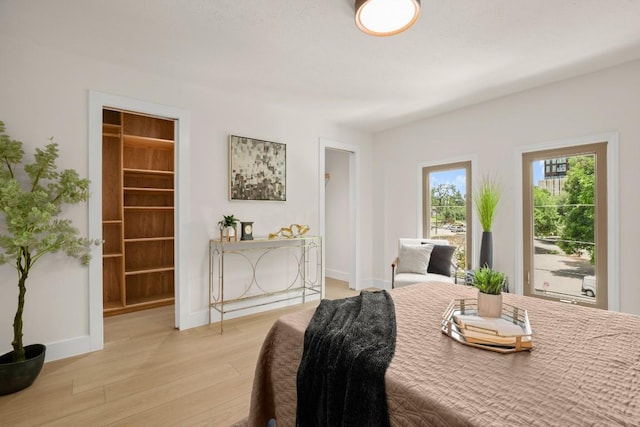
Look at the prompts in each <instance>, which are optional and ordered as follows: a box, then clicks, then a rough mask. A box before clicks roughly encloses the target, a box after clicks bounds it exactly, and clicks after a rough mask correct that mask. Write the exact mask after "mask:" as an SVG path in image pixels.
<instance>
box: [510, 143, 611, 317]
mask: <svg viewBox="0 0 640 427" xmlns="http://www.w3.org/2000/svg"><path fill="white" fill-rule="evenodd" d="M556 160H557V161H556ZM550 163H552V164H553V163H556V164H557V165H558V168H557V170H556V171H554V172H555V173H553V174H545V173H544V172H543V171H545V170H548V169H547V168H548V165H549V164H550ZM522 171H523V237H524V238H523V244H524V247H523V254H524V259H523V268H524V271H523V272H524V275H523V279H524V294H525V295H530V296H535V297H540V298H547V299H556V300H562V301H567V302H572V303H576V304H581V305H588V306H596V307H600V308H605V309H606V308H607V307H608V299H607V298H608V289H607V278H608V263H607V258H608V257H607V253H608V250H607V245H608V235H607V227H608V225H607V224H608V222H607V215H608V212H607V143H606V142H601V143H595V144H587V145H580V146H574V147H566V148H557V149H551V150H544V151H537V152H529V153H523V155H522Z"/></svg>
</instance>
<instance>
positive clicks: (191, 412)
mask: <svg viewBox="0 0 640 427" xmlns="http://www.w3.org/2000/svg"><path fill="white" fill-rule="evenodd" d="M326 294H327V298H330V299H335V298H343V297H347V296H352V295H356V292H354V291H352V290H349V289H348V288H347V285H346V283H345V282H339V281H335V280H331V279H327V287H326ZM316 305H317V302H314V303H307V304H305V305H304V306H302V305H298V306H295V307H290V308H286V309H281V310H274V311H270V312H267V313H261V314H257V315H252V316H247V317H243V318H240V319H233V320H228V321H225V332H224V334H222V335H220V329H219V325H217V324H213V325H210V326H202V327H198V328H193V329H189V330H187V331H182V332H180V331H177V330H175V329H173V327H172V325H173V306H170V307H162V308H158V309H153V310H147V311H142V312H137V313H129V314H124V315H121V316H116V317H109V318H106V319H105V348H104V350H101V351H97V352H94V353H90V354H86V355H82V356H76V357H71V358H68V359H63V360H58V361H55V362H50V363H46V364H45V365H44V368H43V370H42V373H41V374H40V376H39V377H38V379H37V380H36V382H35V383H34V384H33V385H32V386H31V387H29V388H28V389H26V390H23V391H21V392H18V393H15V394H12V395H9V396H2V397H0V425H2V426H35V425H38V426H39V425H46V426H65V427H67V426H181V427H182V426H229V425H231V424H233V423H234V422H235V421H238V420H240V419H242V418H244V417H245V416H246V415H247V413H248V410H249V398H250V394H251V385H252V381H253V371H254V368H255V364H256V360H257V356H258V351H259V350H260V346H261V344H262V341H263V339H264V337H265V335H266V333H267V331H268V330H269V328H270V327H271V325H272V324H273V322H274V321H275V319H276V318H277V317H279V316H281V315H282V314H285V313H289V312H292V311H295V310H300V309H305V308H313V307H314V306H316Z"/></svg>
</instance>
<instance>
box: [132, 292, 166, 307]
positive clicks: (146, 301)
mask: <svg viewBox="0 0 640 427" xmlns="http://www.w3.org/2000/svg"><path fill="white" fill-rule="evenodd" d="M173 301H174V298H173V295H172V294H166V295H164V296H163V295H154V296H153V297H146V298H145V297H136V298H129V299H127V306H128V307H129V306H141V305H148V306H161V305H169V304H172V303H173Z"/></svg>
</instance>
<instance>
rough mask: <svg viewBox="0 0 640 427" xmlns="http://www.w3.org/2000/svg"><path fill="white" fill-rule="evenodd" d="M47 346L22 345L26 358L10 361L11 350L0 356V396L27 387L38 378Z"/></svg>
mask: <svg viewBox="0 0 640 427" xmlns="http://www.w3.org/2000/svg"><path fill="white" fill-rule="evenodd" d="M46 350H47V348H46V347H45V346H44V345H43V344H31V345H27V346H25V347H24V352H25V356H26V360H25V361H23V362H12V357H13V351H10V352H9V353H6V354H3V355H2V356H0V396H4V395H5V394H11V393H15V392H16V391H20V390H23V389H25V388H27V387H29V386H30V385H31V384H33V382H34V381H35V380H36V378H38V375H39V374H40V370H41V369H42V365H43V364H44V356H45V353H46Z"/></svg>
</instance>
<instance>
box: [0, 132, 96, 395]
mask: <svg viewBox="0 0 640 427" xmlns="http://www.w3.org/2000/svg"><path fill="white" fill-rule="evenodd" d="M4 131H5V127H4V123H3V122H2V121H0V264H5V263H10V264H11V265H12V266H13V267H14V268H15V269H16V271H17V272H18V307H17V310H16V314H15V316H14V319H13V341H12V343H11V345H12V346H13V351H10V352H8V353H6V354H4V355H2V356H0V395H5V394H9V393H13V392H16V391H19V390H22V389H24V388H26V387H29V386H30V385H31V384H32V383H33V381H35V379H36V377H37V376H38V374H39V373H40V369H41V368H42V364H43V363H44V357H45V351H46V348H45V346H44V345H43V344H32V345H27V346H24V344H23V340H22V338H23V334H22V329H23V319H22V314H23V310H24V304H25V294H26V290H27V288H26V282H27V278H28V277H29V273H30V272H31V269H32V268H33V267H34V265H35V264H36V263H37V262H38V261H39V260H40V259H41V258H42V257H43V256H44V255H45V254H48V253H53V252H59V251H64V252H65V253H66V254H67V255H69V256H72V257H75V258H78V259H80V261H81V262H82V263H83V264H87V263H88V262H89V259H90V247H91V245H93V244H95V245H98V244H100V243H101V242H100V241H99V240H91V239H87V238H82V237H79V236H78V234H79V232H78V230H77V229H76V228H74V227H73V226H72V225H71V221H70V220H67V219H59V218H58V216H59V215H60V213H61V212H62V206H63V205H64V204H76V203H79V202H82V201H85V200H87V199H88V197H89V191H88V188H89V180H87V179H80V178H79V176H78V173H77V172H76V171H75V170H70V169H67V170H64V171H62V172H60V171H58V168H57V166H56V164H55V161H56V159H57V158H58V145H57V144H54V143H53V142H50V143H49V144H47V145H46V146H45V147H44V149H40V148H37V149H36V153H35V156H34V161H33V163H30V164H24V165H23V157H24V150H23V148H22V143H21V142H20V141H15V140H12V139H11V138H10V137H9V136H8V135H7V134H5V132H4Z"/></svg>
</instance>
